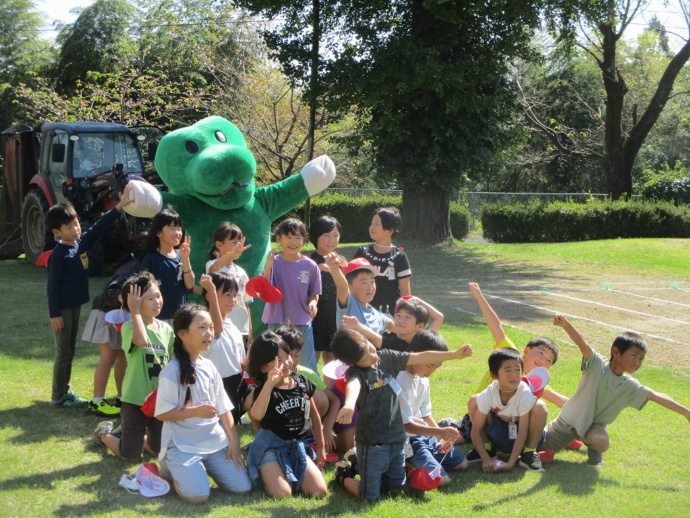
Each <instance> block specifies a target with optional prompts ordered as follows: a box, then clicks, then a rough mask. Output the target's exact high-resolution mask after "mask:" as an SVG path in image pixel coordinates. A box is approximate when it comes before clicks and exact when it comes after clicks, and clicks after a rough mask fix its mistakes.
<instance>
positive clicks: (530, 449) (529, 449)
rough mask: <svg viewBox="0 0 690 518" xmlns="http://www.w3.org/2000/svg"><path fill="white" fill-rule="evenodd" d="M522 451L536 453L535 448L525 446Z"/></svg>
mask: <svg viewBox="0 0 690 518" xmlns="http://www.w3.org/2000/svg"><path fill="white" fill-rule="evenodd" d="M522 453H534V448H525V449H524V450H523V452H522Z"/></svg>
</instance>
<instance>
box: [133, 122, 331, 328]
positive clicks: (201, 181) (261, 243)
mask: <svg viewBox="0 0 690 518" xmlns="http://www.w3.org/2000/svg"><path fill="white" fill-rule="evenodd" d="M155 165H156V170H157V171H158V174H159V175H160V177H161V179H162V180H163V181H164V182H165V184H166V185H167V186H168V188H169V189H170V192H164V193H160V192H158V191H157V190H156V189H154V188H153V187H152V186H150V185H149V184H146V183H144V182H134V184H136V188H133V189H132V197H133V198H134V203H132V204H131V205H127V206H126V210H127V211H128V212H129V213H131V214H133V215H135V216H139V217H152V216H154V215H155V214H157V213H158V212H159V211H160V210H161V208H162V207H163V205H164V204H170V205H172V206H173V207H174V208H175V210H176V211H177V212H178V213H179V214H180V216H181V217H182V221H183V222H184V230H185V232H186V233H187V235H189V236H191V238H192V241H191V244H192V253H191V261H192V267H193V268H194V271H195V272H196V279H197V283H198V280H199V277H200V276H201V274H202V273H203V272H204V271H205V264H206V261H207V260H208V251H209V249H210V248H211V245H212V242H213V231H214V230H215V228H216V227H217V226H218V225H219V224H220V223H221V222H223V221H230V222H232V223H235V224H236V225H237V226H239V227H240V229H242V233H243V234H244V235H245V236H246V238H247V244H250V245H251V248H249V249H248V250H247V251H245V252H244V253H243V254H242V257H241V258H240V259H239V260H238V261H237V262H238V264H239V265H240V266H242V268H244V269H245V270H246V271H247V275H249V277H250V278H251V277H253V276H255V275H259V274H260V273H261V270H262V269H263V266H264V263H265V260H266V254H267V253H268V251H269V249H270V246H271V224H272V223H273V221H274V220H276V219H277V218H278V217H280V216H282V215H283V214H285V213H286V212H288V211H289V210H290V209H292V208H294V207H296V206H297V205H299V204H300V203H301V202H303V201H304V200H306V199H307V198H308V197H309V196H312V195H314V194H316V193H318V192H320V191H322V190H323V189H325V188H326V187H328V186H329V185H330V184H331V182H332V181H333V179H334V178H335V167H334V166H333V162H332V161H331V160H330V158H328V157H327V156H325V155H324V156H321V157H319V158H316V159H314V160H312V161H311V162H309V163H308V164H307V165H305V166H304V168H303V169H302V171H301V172H300V174H295V175H292V176H290V177H289V178H286V179H284V180H281V181H280V182H278V183H275V184H273V185H269V186H266V187H256V185H255V183H254V175H255V173H256V162H255V161H254V157H253V155H252V154H251V152H250V151H249V149H247V143H246V142H245V140H244V136H243V135H242V133H241V132H240V130H238V129H237V127H235V125H234V124H232V123H231V122H230V121H228V120H226V119H224V118H222V117H208V118H206V119H203V120H201V121H199V122H197V123H196V124H194V125H193V126H190V127H187V128H181V129H178V130H175V131H173V132H171V133H169V134H167V135H165V136H164V137H163V138H162V139H161V141H160V144H159V146H158V150H157V152H156V160H155ZM262 313H263V303H262V302H261V301H260V300H256V301H255V302H254V304H252V311H251V314H252V325H253V326H255V327H254V328H255V329H259V328H260V326H261V315H262Z"/></svg>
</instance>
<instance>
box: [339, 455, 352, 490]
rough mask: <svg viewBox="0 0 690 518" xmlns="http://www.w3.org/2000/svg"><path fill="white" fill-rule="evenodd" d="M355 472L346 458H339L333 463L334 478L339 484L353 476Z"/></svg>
mask: <svg viewBox="0 0 690 518" xmlns="http://www.w3.org/2000/svg"><path fill="white" fill-rule="evenodd" d="M354 477H355V473H354V471H353V470H352V465H351V464H350V463H349V462H348V461H346V460H339V461H338V462H336V463H335V479H336V480H337V481H338V484H340V485H341V486H342V485H343V484H344V483H345V479H346V478H354Z"/></svg>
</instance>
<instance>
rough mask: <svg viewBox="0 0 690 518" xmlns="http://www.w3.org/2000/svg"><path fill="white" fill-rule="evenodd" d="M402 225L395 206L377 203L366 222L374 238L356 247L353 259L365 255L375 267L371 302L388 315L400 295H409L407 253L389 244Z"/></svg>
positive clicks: (409, 272) (370, 234) (408, 262)
mask: <svg viewBox="0 0 690 518" xmlns="http://www.w3.org/2000/svg"><path fill="white" fill-rule="evenodd" d="M401 228H402V219H401V218H400V211H398V209H396V208H395V207H379V208H378V209H376V210H375V211H374V213H373V214H372V216H371V221H370V223H369V236H371V239H372V240H373V241H374V242H373V243H372V244H370V245H365V246H362V247H360V248H358V249H357V251H356V252H355V255H354V256H353V257H352V258H353V259H357V258H359V257H363V258H365V259H366V260H367V261H368V262H369V263H371V264H373V265H374V266H375V267H376V294H375V295H374V298H373V299H372V301H371V305H372V306H373V307H375V308H376V309H378V310H379V311H381V312H382V313H384V314H387V315H390V313H391V311H393V310H394V308H395V303H396V301H397V300H398V299H399V298H400V297H404V296H406V295H409V294H410V293H411V292H410V278H411V277H412V270H411V269H410V261H409V259H408V258H407V254H406V253H405V252H404V251H403V249H402V248H398V247H396V246H395V245H394V244H393V236H394V235H395V234H396V233H397V232H399V231H400V229H401Z"/></svg>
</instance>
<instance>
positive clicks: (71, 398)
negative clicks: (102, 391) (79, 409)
mask: <svg viewBox="0 0 690 518" xmlns="http://www.w3.org/2000/svg"><path fill="white" fill-rule="evenodd" d="M86 403H88V401H87V400H86V399H84V398H80V397H79V396H77V395H76V394H75V393H74V391H73V390H72V389H70V390H69V391H68V392H67V394H65V395H64V396H63V398H62V406H66V407H74V406H83V405H86Z"/></svg>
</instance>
